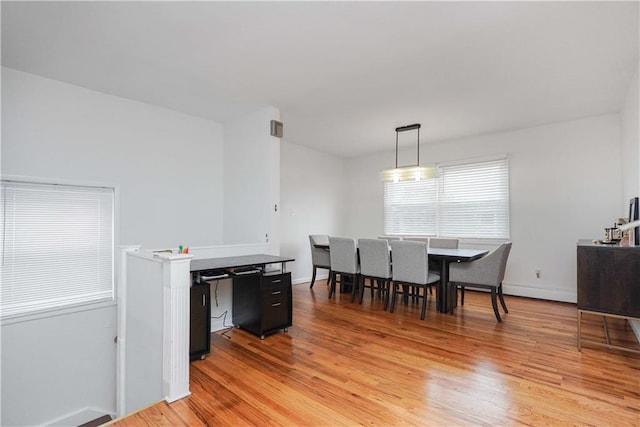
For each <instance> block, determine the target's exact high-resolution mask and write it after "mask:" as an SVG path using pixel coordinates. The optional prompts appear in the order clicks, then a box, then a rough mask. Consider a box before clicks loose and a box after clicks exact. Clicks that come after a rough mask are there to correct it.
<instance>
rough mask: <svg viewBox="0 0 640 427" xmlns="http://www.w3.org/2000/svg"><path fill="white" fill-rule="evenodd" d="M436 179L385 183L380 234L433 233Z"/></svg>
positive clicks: (434, 226)
mask: <svg viewBox="0 0 640 427" xmlns="http://www.w3.org/2000/svg"><path fill="white" fill-rule="evenodd" d="M436 189H437V187H436V181H435V180H425V181H405V182H387V183H385V186H384V234H388V235H393V234H402V235H410V234H414V235H429V234H436V208H437V203H436V200H437V194H436Z"/></svg>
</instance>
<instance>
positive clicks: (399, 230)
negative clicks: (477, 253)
mask: <svg viewBox="0 0 640 427" xmlns="http://www.w3.org/2000/svg"><path fill="white" fill-rule="evenodd" d="M439 168H440V175H439V177H438V178H436V179H431V180H425V181H410V182H397V183H393V182H389V183H385V187H384V233H385V234H401V235H433V236H444V237H459V238H460V237H462V238H464V237H469V238H508V237H509V164H508V159H507V158H500V159H495V160H490V161H482V162H476V163H464V164H455V165H445V166H440V167H439Z"/></svg>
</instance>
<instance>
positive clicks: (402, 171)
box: [380, 123, 438, 182]
mask: <svg viewBox="0 0 640 427" xmlns="http://www.w3.org/2000/svg"><path fill="white" fill-rule="evenodd" d="M414 129H417V130H418V142H417V150H416V153H417V154H416V164H415V166H402V167H398V133H399V132H404V131H408V130H414ZM437 176H438V168H436V167H423V166H420V124H419V123H416V124H413V125H408V126H402V127H398V128H396V167H395V168H394V169H387V170H384V171H382V172H380V177H381V178H382V180H383V181H385V182H406V181H422V180H425V179H432V178H436V177H437Z"/></svg>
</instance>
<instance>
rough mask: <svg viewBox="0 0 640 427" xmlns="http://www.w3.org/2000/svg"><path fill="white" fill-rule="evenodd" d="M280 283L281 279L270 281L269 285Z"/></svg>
mask: <svg viewBox="0 0 640 427" xmlns="http://www.w3.org/2000/svg"><path fill="white" fill-rule="evenodd" d="M280 282H282V279H278V280H272V281H271V283H280Z"/></svg>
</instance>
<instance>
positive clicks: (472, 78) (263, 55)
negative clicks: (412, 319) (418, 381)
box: [2, 1, 639, 156]
mask: <svg viewBox="0 0 640 427" xmlns="http://www.w3.org/2000/svg"><path fill="white" fill-rule="evenodd" d="M638 15H639V11H638V2H635V1H634V2H610V1H603V2H486V3H485V2H407V3H405V2H256V3H253V2H251V3H250V2H189V3H187V2H135V3H134V2H7V1H3V2H2V64H3V65H4V66H7V67H10V68H14V69H17V70H22V71H26V72H29V73H33V74H38V75H41V76H45V77H49V78H53V79H56V80H61V81H64V82H69V83H72V84H75V85H79V86H83V87H87V88H90V89H94V90H98V91H102V92H105V93H109V94H113V95H117V96H121V97H125V98H130V99H134V100H139V101H143V102H147V103H150V104H156V105H160V106H163V107H166V108H170V109H173V110H177V111H182V112H185V113H188V114H192V115H195V116H201V117H206V118H210V119H213V120H216V121H219V122H224V121H226V120H229V119H233V118H237V117H242V116H243V115H244V114H247V113H249V112H251V111H253V110H255V109H258V108H262V107H264V106H267V105H272V106H275V107H278V108H280V110H281V112H282V119H283V122H284V130H285V140H288V141H291V142H295V143H297V144H301V145H306V146H310V147H315V148H317V149H318V150H322V151H326V152H330V153H334V154H338V155H342V156H358V155H361V154H363V153H370V152H375V151H382V150H392V149H393V147H394V144H395V132H394V129H395V127H397V126H401V125H407V124H411V123H415V122H418V123H421V124H422V129H421V142H422V143H432V142H436V141H445V140H448V139H452V138H458V137H463V136H470V135H477V134H483V133H488V132H497V131H502V130H507V129H514V128H522V127H528V126H535V125H538V124H543V123H550V122H556V121H562V120H568V119H572V118H578V117H584V116H589V115H597V114H603V113H610V112H616V111H619V110H620V107H621V105H622V103H623V99H624V95H625V93H626V91H627V89H628V87H629V83H630V79H631V78H632V76H633V73H634V72H635V70H636V68H637V66H638V60H639V53H638V49H639V48H638V37H639V29H638ZM410 143H411V142H410ZM413 144H415V140H413Z"/></svg>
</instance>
